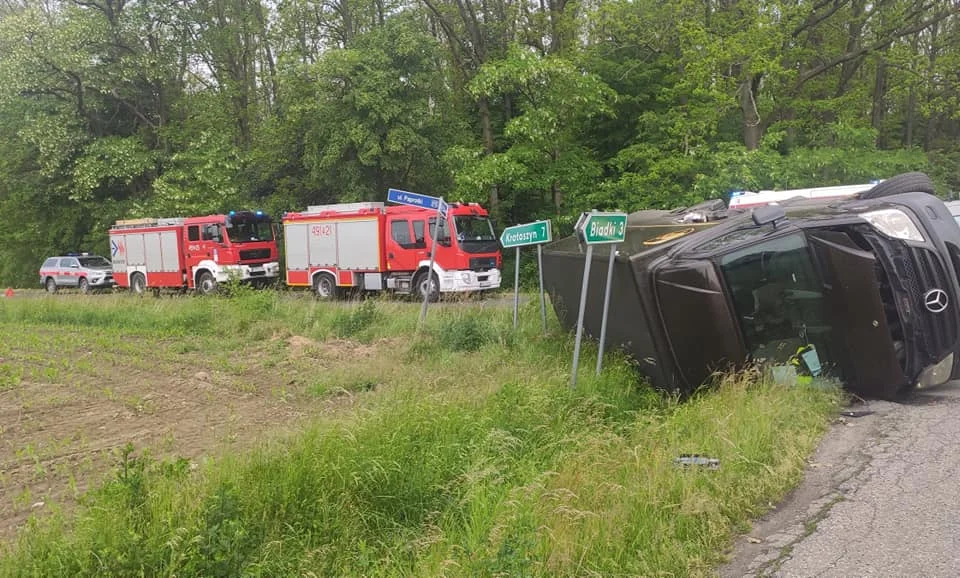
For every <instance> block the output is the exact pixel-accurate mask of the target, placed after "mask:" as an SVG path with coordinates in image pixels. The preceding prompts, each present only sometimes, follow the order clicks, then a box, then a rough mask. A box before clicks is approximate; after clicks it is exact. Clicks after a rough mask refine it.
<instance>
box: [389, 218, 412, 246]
mask: <svg viewBox="0 0 960 578" xmlns="http://www.w3.org/2000/svg"><path fill="white" fill-rule="evenodd" d="M390 236H391V237H393V240H394V241H396V243H397V244H398V245H400V246H401V247H403V248H405V249H406V248H409V247H410V245H412V244H413V239H411V238H410V225H409V221H407V220H402V221H393V222H392V223H390Z"/></svg>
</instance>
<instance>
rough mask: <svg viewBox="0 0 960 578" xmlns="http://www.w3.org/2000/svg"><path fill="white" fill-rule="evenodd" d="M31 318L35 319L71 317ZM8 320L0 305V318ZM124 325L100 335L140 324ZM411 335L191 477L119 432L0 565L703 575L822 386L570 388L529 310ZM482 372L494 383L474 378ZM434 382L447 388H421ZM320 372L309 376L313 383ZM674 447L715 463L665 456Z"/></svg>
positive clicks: (171, 308) (799, 442)
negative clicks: (353, 402)
mask: <svg viewBox="0 0 960 578" xmlns="http://www.w3.org/2000/svg"><path fill="white" fill-rule="evenodd" d="M43 301H44V300H32V301H31V302H29V303H28V304H26V305H21V306H20V307H21V310H22V311H23V317H24V318H27V319H33V320H34V321H35V322H36V320H37V319H38V317H39V316H40V315H42V314H43V312H44V311H45V310H46V308H47V307H48V306H47V305H46V304H44V303H43ZM145 301H147V300H142V299H130V300H125V301H124V304H125V305H126V308H125V309H126V315H127V316H128V317H130V318H138V317H144V316H150V315H152V314H151V313H150V311H151V309H152V308H154V307H155V308H162V309H163V313H164V314H166V315H169V314H171V313H174V312H175V311H176V309H175V308H176V307H183V308H185V309H187V310H192V309H193V308H194V307H195V305H194V304H195V303H202V304H205V305H208V306H214V305H216V306H219V305H224V304H230V305H231V307H230V308H224V309H218V310H217V315H216V316H215V317H214V318H212V319H210V320H209V322H208V325H209V326H210V329H209V331H211V335H214V334H215V335H221V336H222V335H226V334H227V333H226V330H227V329H229V328H233V329H234V331H236V327H237V319H236V318H240V319H243V318H245V316H246V314H247V308H248V306H249V304H248V303H246V302H245V301H243V299H242V298H236V299H231V300H227V299H196V300H185V299H184V300H175V301H170V302H168V303H166V304H163V305H159V304H154V305H153V306H151V307H146V306H141V305H138V304H140V303H143V302H145ZM171 303H172V304H171ZM308 303H309V302H308ZM293 305H294V306H293V307H291V308H290V310H289V311H287V310H285V309H281V310H280V311H278V312H277V315H275V316H274V319H273V322H276V321H277V320H278V319H279V321H280V325H278V326H275V327H274V328H275V329H276V328H280V327H284V328H286V329H287V330H291V329H296V328H297V327H298V326H297V325H296V324H297V322H298V321H299V320H300V319H301V318H302V317H303V316H305V315H306V316H311V315H313V314H314V313H315V312H314V311H312V310H311V309H310V308H309V307H307V306H306V305H307V304H305V303H303V302H297V303H294V304H293ZM321 306H322V308H324V309H330V308H331V307H332V306H331V304H329V303H325V304H321ZM72 307H73V308H74V309H81V310H92V309H96V308H98V307H97V306H96V305H92V304H90V303H86V302H84V301H83V300H80V301H78V302H76V303H74V304H73V305H72ZM417 309H418V308H417V307H416V306H415V305H411V306H409V307H406V308H404V309H403V310H395V311H392V312H384V314H383V316H382V317H380V318H379V319H378V320H377V321H376V322H374V323H373V326H371V327H370V328H368V329H369V330H374V331H392V333H391V335H393V336H398V335H401V336H402V335H407V334H408V333H409V332H408V329H407V328H406V327H407V325H406V324H407V317H408V316H410V317H412V318H413V319H416V311H417ZM525 313H526V312H525ZM397 318H399V319H397ZM524 318H525V319H529V317H527V316H526V315H525V316H524ZM45 319H46V320H45V321H42V323H46V324H50V325H45V326H46V327H48V328H49V327H50V326H51V325H53V326H56V325H58V324H61V323H73V322H75V320H74V319H71V318H63V317H60V318H53V317H46V318H45ZM337 319H338V316H335V315H331V316H328V317H326V318H325V319H324V320H323V325H324V326H325V327H326V328H327V329H328V330H329V329H332V328H333V326H334V325H336V323H338V322H337V321H336V320H337ZM484 320H485V322H486V323H487V326H486V327H485V326H484V325H483V323H484ZM108 321H111V322H112V323H113V324H114V326H119V325H121V324H122V323H121V321H120V319H119V318H115V319H113V320H108ZM10 323H11V320H10V319H9V318H4V319H0V324H4V328H5V330H12V329H11V326H10V325H9V324H10ZM137 323H139V322H136V323H135V322H129V323H128V324H126V327H130V328H131V329H125V330H122V331H121V332H120V333H118V337H119V338H118V339H116V340H114V341H115V342H117V343H122V342H123V341H124V339H123V336H128V335H130V334H131V333H129V332H130V331H133V332H136V333H137V334H138V335H140V336H144V335H147V334H146V333H145V332H144V330H143V329H141V328H140V326H139V325H137ZM401 327H403V328H405V329H402V330H401V329H399V328H401ZM426 329H427V330H428V334H427V335H428V336H429V338H430V339H436V340H437V343H436V344H435V345H436V346H435V347H434V348H433V350H432V352H431V355H430V356H416V358H415V359H410V360H409V361H404V359H405V358H406V357H407V356H406V355H405V353H406V347H404V346H403V345H398V343H397V342H396V341H391V342H390V343H389V344H388V346H387V347H389V351H390V352H391V353H393V354H395V357H394V358H393V359H392V360H391V364H390V369H389V371H388V373H387V374H386V375H387V376H388V379H389V380H390V382H391V383H392V384H393V387H385V388H375V387H373V386H371V384H375V383H377V380H373V379H370V378H369V377H367V376H365V375H364V368H363V367H362V366H360V365H358V366H357V367H351V368H350V371H348V372H347V373H345V374H344V375H340V376H337V377H339V378H341V379H344V380H348V381H345V382H344V383H345V384H346V385H347V388H346V389H347V390H348V391H350V392H352V393H360V392H362V393H363V394H364V395H366V396H369V398H370V401H371V403H369V404H367V405H365V406H364V407H363V409H362V411H358V412H356V413H355V414H350V415H342V416H341V417H339V418H332V419H323V420H319V421H316V422H314V423H312V424H310V425H309V426H308V427H306V428H305V429H304V430H303V431H299V432H295V433H293V434H291V435H289V436H287V437H284V438H282V439H277V440H274V441H270V442H265V443H264V444H263V445H262V446H260V447H258V448H256V449H254V450H253V451H251V452H250V453H244V454H234V455H229V454H228V455H225V456H223V457H221V458H219V459H218V460H216V461H209V462H206V463H205V464H202V465H199V467H198V471H197V472H196V473H191V467H190V466H189V465H188V463H187V462H186V461H185V460H182V459H176V460H172V461H165V462H157V461H154V460H152V459H150V457H149V456H148V455H135V452H134V448H133V447H132V446H127V447H126V448H125V449H124V450H123V451H122V452H121V453H120V455H119V456H118V457H119V460H118V466H117V473H116V475H115V476H114V477H113V478H112V479H109V480H108V481H107V482H106V483H105V485H103V486H102V487H100V488H98V489H95V490H94V491H92V492H91V493H90V494H88V495H87V496H86V497H85V498H84V499H83V502H82V503H81V504H80V506H79V511H78V512H77V514H76V516H64V515H63V514H51V515H49V516H47V517H45V518H44V519H43V520H35V521H34V522H32V523H31V524H30V526H29V527H28V528H26V529H25V530H24V531H23V532H22V533H21V535H20V537H19V539H18V541H17V543H16V545H15V546H14V547H13V548H11V549H10V550H9V551H7V552H6V553H5V556H4V557H3V558H2V559H0V574H4V575H43V576H88V575H123V576H130V575H134V576H135V575H178V576H179V575H188V576H193V575H202V576H234V575H247V574H255V575H269V576H285V575H292V574H296V575H310V574H316V575H391V576H394V575H405V576H410V575H412V576H435V575H440V574H443V573H445V572H449V570H450V568H451V567H455V568H457V573H458V574H465V575H493V574H496V573H507V574H510V575H528V576H555V575H569V574H584V573H596V574H602V575H651V574H655V573H658V572H667V573H670V574H673V575H691V574H695V575H700V574H705V573H707V572H708V571H709V570H710V568H711V567H712V566H713V565H714V564H716V563H718V562H719V561H720V560H721V557H722V552H723V551H724V549H725V547H726V545H727V544H728V541H729V539H730V537H731V533H732V532H733V531H735V529H736V528H738V527H740V526H741V525H742V524H744V523H745V522H746V521H747V520H748V519H749V518H751V517H755V516H757V515H760V514H761V513H762V512H764V511H765V510H766V509H767V508H768V505H767V504H768V503H769V502H770V501H771V500H776V499H778V498H779V497H780V496H782V495H784V493H785V492H786V491H788V489H789V488H790V487H791V486H792V485H793V484H794V483H796V481H797V480H798V479H799V477H800V476H801V474H802V471H803V468H804V465H805V458H806V456H807V455H808V452H809V451H810V450H811V449H812V448H813V447H814V446H815V444H816V442H817V439H818V437H819V434H820V433H821V432H822V431H823V430H824V428H825V426H826V423H827V418H828V416H829V415H830V414H831V413H832V412H834V411H835V410H836V408H837V404H838V401H839V396H838V395H837V393H836V391H834V390H830V389H819V388H814V387H795V388H790V389H786V388H781V387H775V386H772V385H770V384H768V383H765V382H762V381H760V380H759V379H758V377H757V375H755V374H750V373H747V374H742V375H731V376H729V377H727V378H726V379H724V380H722V381H721V383H719V384H717V386H716V387H715V388H714V389H712V390H711V391H704V392H703V393H701V394H700V395H698V396H696V397H695V398H693V399H692V400H690V401H689V402H687V403H684V404H679V403H677V402H676V401H674V400H670V399H666V398H663V397H661V396H659V395H657V394H655V393H654V392H652V391H650V390H649V389H647V388H646V387H644V386H642V384H638V383H637V380H636V373H635V370H634V368H633V367H631V366H630V365H629V364H628V363H627V362H626V361H625V360H623V359H621V358H619V357H617V356H612V358H611V359H608V363H607V364H606V369H605V371H604V374H603V375H602V376H601V377H599V378H594V377H593V376H592V375H588V374H592V371H590V370H587V371H585V372H584V375H583V379H581V381H580V383H579V385H578V387H577V389H575V390H571V389H570V388H569V386H568V382H567V380H568V378H569V373H568V367H569V365H568V364H569V355H570V351H571V348H572V344H571V343H570V341H571V340H570V338H569V336H557V335H552V336H550V337H546V338H544V337H542V336H541V335H540V327H539V319H536V318H535V316H534V317H533V320H532V321H527V322H524V323H522V324H521V327H520V329H519V331H518V332H517V333H516V334H515V338H514V339H513V340H512V341H509V342H505V343H504V344H503V345H501V344H500V343H498V339H499V338H498V337H496V336H504V335H506V334H507V333H512V325H511V323H510V319H509V314H508V313H507V312H506V311H505V310H502V309H500V310H486V311H484V309H483V308H479V307H478V308H476V309H473V310H472V311H471V312H470V313H457V314H454V313H444V314H440V315H434V316H432V317H431V318H430V320H429V323H428V326H427V328H426ZM236 336H237V337H238V338H240V339H250V338H251V335H250V334H247V333H240V334H238V335H236ZM441 340H446V342H447V343H448V346H447V347H446V348H441V347H439V345H440V342H441ZM411 346H413V347H415V346H414V345H413V344H411ZM588 349H590V348H589V347H588ZM587 354H588V353H587V352H585V355H587ZM483 367H486V368H488V369H486V370H480V369H479V368H483ZM320 371H321V372H322V374H323V375H324V377H326V378H329V377H330V372H329V371H328V369H327V368H323V369H322V370H320ZM487 373H497V375H510V376H511V377H509V378H502V379H501V378H498V379H496V380H495V382H494V383H489V382H488V381H487V380H486V379H485V377H486V374H487ZM318 374H319V373H318ZM425 376H429V378H425ZM437 381H444V382H447V383H450V384H451V385H450V386H449V387H448V388H447V389H444V390H442V391H441V390H435V389H432V387H431V385H430V384H431V383H434V382H437ZM401 383H406V384H408V385H407V386H406V387H400V384H401ZM336 387H337V386H336V384H335V383H333V382H329V383H328V385H325V386H323V387H320V386H319V385H318V386H317V387H316V388H315V389H316V394H317V395H327V394H328V393H332V392H333V391H335V390H336ZM692 452H693V453H705V454H708V455H711V456H712V457H716V458H718V459H720V460H721V463H722V466H721V468H720V469H719V470H716V471H688V470H683V469H679V468H675V467H673V466H672V460H673V459H674V458H675V457H676V456H677V455H679V454H681V453H692ZM665 512H666V513H667V514H668V515H664V513H665Z"/></svg>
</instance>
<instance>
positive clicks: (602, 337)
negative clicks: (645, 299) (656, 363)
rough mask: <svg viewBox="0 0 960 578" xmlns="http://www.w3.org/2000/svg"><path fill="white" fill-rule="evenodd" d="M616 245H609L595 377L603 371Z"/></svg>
mask: <svg viewBox="0 0 960 578" xmlns="http://www.w3.org/2000/svg"><path fill="white" fill-rule="evenodd" d="M616 254H617V244H616V243H614V244H612V245H610V261H609V262H608V263H607V286H606V289H605V291H604V296H603V321H601V322H600V351H598V352H597V376H599V375H600V371H601V370H602V369H603V344H604V342H605V341H606V340H607V313H608V312H609V311H610V282H611V281H613V258H614V256H615V255H616Z"/></svg>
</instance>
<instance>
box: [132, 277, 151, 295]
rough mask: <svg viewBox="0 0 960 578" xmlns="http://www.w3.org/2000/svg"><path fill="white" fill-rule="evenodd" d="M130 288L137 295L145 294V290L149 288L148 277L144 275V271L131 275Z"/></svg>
mask: <svg viewBox="0 0 960 578" xmlns="http://www.w3.org/2000/svg"><path fill="white" fill-rule="evenodd" d="M130 290H131V291H133V292H134V293H136V294H137V295H143V292H144V291H146V290H147V278H146V277H144V276H143V273H134V274H133V275H131V276H130Z"/></svg>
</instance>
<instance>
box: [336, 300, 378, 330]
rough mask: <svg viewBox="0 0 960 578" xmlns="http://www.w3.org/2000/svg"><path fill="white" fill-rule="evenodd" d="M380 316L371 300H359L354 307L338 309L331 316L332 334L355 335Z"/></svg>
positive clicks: (367, 327)
mask: <svg viewBox="0 0 960 578" xmlns="http://www.w3.org/2000/svg"><path fill="white" fill-rule="evenodd" d="M380 317H381V313H380V311H379V310H378V309H377V304H376V302H374V301H373V300H366V301H362V302H360V304H359V305H357V306H356V307H354V308H352V309H350V310H346V311H340V312H338V313H337V315H336V316H334V318H333V332H334V335H336V336H337V337H340V338H345V337H355V336H357V335H359V334H360V333H362V332H363V331H365V330H367V329H369V328H370V326H371V325H373V324H374V323H375V322H377V321H378V320H379V319H380Z"/></svg>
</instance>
